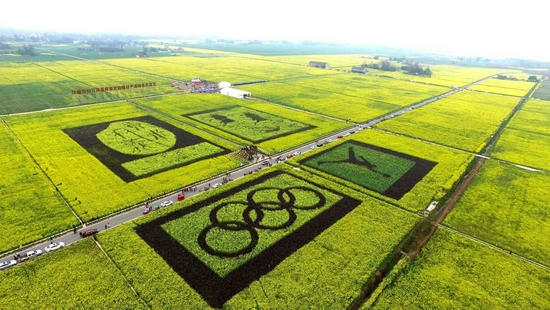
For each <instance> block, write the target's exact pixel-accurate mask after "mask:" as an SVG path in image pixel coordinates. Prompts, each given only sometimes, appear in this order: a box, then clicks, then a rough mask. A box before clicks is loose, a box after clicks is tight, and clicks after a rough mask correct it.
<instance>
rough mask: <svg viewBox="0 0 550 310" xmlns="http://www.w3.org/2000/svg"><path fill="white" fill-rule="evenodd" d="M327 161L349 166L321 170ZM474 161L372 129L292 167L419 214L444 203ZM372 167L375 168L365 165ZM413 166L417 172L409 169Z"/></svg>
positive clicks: (327, 148)
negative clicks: (435, 201) (442, 201)
mask: <svg viewBox="0 0 550 310" xmlns="http://www.w3.org/2000/svg"><path fill="white" fill-rule="evenodd" d="M350 147H352V148H353V149H354V150H355V149H357V151H355V153H356V154H354V155H353V157H355V158H356V159H355V160H350V157H352V156H350V155H351V154H350V152H349V149H350ZM309 154H311V155H309ZM360 155H362V157H360ZM335 158H337V159H336V160H334V159H335ZM326 159H328V160H327V161H331V160H333V161H341V160H342V159H344V161H345V163H330V162H327V163H322V164H321V165H318V163H319V162H322V161H325V160H326ZM472 159H473V156H472V155H469V154H465V153H462V152H457V151H452V150H449V149H447V148H443V147H439V146H435V145H430V144H426V143H423V142H420V141H418V140H414V139H410V138H406V137H402V136H396V135H392V134H388V133H384V132H380V131H376V130H372V129H368V130H363V131H360V132H358V133H355V134H353V135H351V136H349V137H347V138H343V139H341V140H338V141H336V142H332V143H330V144H328V145H326V146H323V147H320V148H317V149H315V150H314V151H313V152H311V153H308V156H306V157H304V158H301V159H300V160H299V161H298V162H297V163H296V162H294V160H291V161H290V163H291V164H293V165H298V167H300V168H301V169H306V170H308V171H311V172H314V173H316V174H320V175H321V176H322V177H324V178H327V179H330V180H333V181H336V182H338V183H341V184H343V185H344V186H347V187H350V188H353V189H354V190H358V191H362V192H365V193H368V194H369V195H373V196H375V197H377V198H379V199H383V200H386V201H388V202H391V203H394V204H395V203H396V204H398V205H399V206H401V207H403V208H404V209H407V210H410V211H413V212H416V211H419V210H424V209H425V208H426V207H427V206H428V205H429V204H430V202H431V201H433V200H439V199H441V198H442V197H443V196H444V195H445V194H446V193H447V192H448V191H449V190H450V189H451V187H452V186H453V184H455V183H456V182H457V181H458V180H459V179H460V176H461V175H462V174H463V173H464V172H465V170H466V167H467V166H468V164H469V163H470V162H471V161H472ZM369 161H370V165H369V164H365V162H369ZM411 163H412V164H413V166H412V168H408V167H410V165H411ZM434 164H435V165H434ZM372 165H375V166H376V167H372ZM369 166H370V167H369ZM384 174H387V175H389V177H387V178H386V177H385V176H384ZM396 179H397V180H396ZM344 180H347V181H344ZM392 182H393V183H392ZM384 186H386V187H384Z"/></svg>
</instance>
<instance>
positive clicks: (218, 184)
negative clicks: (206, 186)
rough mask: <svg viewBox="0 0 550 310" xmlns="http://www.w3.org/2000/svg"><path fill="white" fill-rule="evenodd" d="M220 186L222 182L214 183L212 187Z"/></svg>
mask: <svg viewBox="0 0 550 310" xmlns="http://www.w3.org/2000/svg"><path fill="white" fill-rule="evenodd" d="M218 186H222V183H214V185H212V188H216V187H218Z"/></svg>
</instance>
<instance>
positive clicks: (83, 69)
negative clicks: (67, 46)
mask: <svg viewBox="0 0 550 310" xmlns="http://www.w3.org/2000/svg"><path fill="white" fill-rule="evenodd" d="M40 65H41V66H43V67H44V68H47V69H48V70H51V71H53V72H57V73H59V74H61V75H64V76H67V77H70V78H71V79H74V80H76V81H79V82H81V83H84V84H86V85H89V87H85V88H90V87H92V88H100V89H101V88H104V89H105V87H113V86H115V87H118V86H123V85H124V86H125V85H136V84H142V83H153V82H154V83H155V85H156V86H155V87H143V88H141V87H139V88H138V87H135V88H131V89H130V90H119V89H117V90H109V91H106V94H107V95H115V96H116V97H117V98H135V97H141V96H147V95H156V94H160V93H170V92H174V91H175V90H174V89H173V88H172V87H170V85H169V84H170V79H168V78H164V77H159V76H158V75H151V74H146V73H142V72H137V71H135V69H124V68H120V67H116V66H112V65H107V64H104V63H101V62H97V61H93V62H92V61H58V62H47V63H41V64H40ZM102 95H103V94H101V95H98V98H89V100H96V102H101V101H102V99H103V101H108V100H106V99H111V98H101V96H102ZM76 97H77V99H78V100H82V98H81V97H82V95H80V96H76Z"/></svg>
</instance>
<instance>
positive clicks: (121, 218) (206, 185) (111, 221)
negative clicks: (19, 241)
mask: <svg viewBox="0 0 550 310" xmlns="http://www.w3.org/2000/svg"><path fill="white" fill-rule="evenodd" d="M489 78H491V77H487V78H485V79H483V80H480V81H476V82H474V83H472V84H469V85H467V86H465V87H461V88H456V89H453V90H451V91H449V92H447V93H445V94H442V95H439V96H436V97H433V98H430V99H428V100H425V101H422V102H420V103H417V104H415V105H413V106H409V107H405V108H402V109H400V110H397V111H394V112H392V113H390V114H388V115H385V116H381V117H379V118H376V119H374V120H371V121H369V122H367V123H365V124H359V125H357V126H352V127H351V128H348V129H346V130H344V131H341V132H338V133H334V134H331V135H328V136H324V137H321V138H320V139H319V140H318V141H314V142H311V143H308V144H305V145H302V146H300V147H297V148H294V149H292V150H288V151H285V152H281V153H280V154H277V155H275V156H272V157H271V158H270V159H269V158H268V159H265V160H260V161H258V162H256V163H252V164H249V165H246V166H244V167H241V168H239V169H236V170H234V171H232V172H231V173H230V175H229V176H225V175H223V176H217V177H214V178H212V179H210V180H209V181H206V182H202V183H200V184H197V185H196V189H197V191H194V192H193V191H192V192H185V193H184V194H185V199H189V198H191V197H193V196H195V195H198V194H200V193H201V192H203V191H204V190H205V189H207V190H210V189H211V188H212V186H214V184H216V183H220V184H223V179H224V178H229V179H238V178H241V177H244V176H246V175H248V174H249V173H250V172H254V171H257V170H260V169H262V168H264V167H265V166H264V164H262V162H264V161H266V162H268V163H270V164H272V165H273V164H277V163H278V160H277V158H278V157H279V158H282V157H286V156H288V155H290V154H292V155H293V156H296V155H295V154H298V155H297V156H299V154H301V153H305V152H308V151H311V150H312V149H314V148H317V147H323V146H324V145H325V144H327V143H330V141H332V140H336V139H338V137H339V136H342V137H344V136H348V135H350V134H353V133H355V132H356V131H360V130H363V128H365V127H371V126H374V125H376V124H378V123H380V122H382V121H384V120H387V119H390V118H392V117H395V116H398V115H402V114H404V113H407V112H410V111H411V110H413V109H416V108H418V107H421V106H424V105H426V104H429V103H432V102H434V101H437V100H439V99H442V98H444V97H447V96H450V95H452V94H455V93H457V92H459V91H461V90H463V89H464V88H467V87H469V86H472V85H475V84H477V83H481V82H482V81H485V80H487V79H489ZM350 125H351V124H350ZM222 186H223V185H222ZM181 193H182V192H181V191H178V192H174V193H170V194H168V195H165V196H164V197H161V198H158V197H157V198H156V199H155V200H153V201H152V202H149V203H148V204H149V205H150V206H151V205H159V204H160V203H162V202H163V201H166V200H172V201H173V202H177V200H178V195H179V194H181ZM144 208H145V204H140V205H138V206H136V207H135V208H133V209H131V210H128V211H125V212H122V213H119V214H117V215H115V216H112V217H109V218H106V219H104V220H102V221H100V222H96V223H93V224H90V225H87V226H86V227H82V228H80V229H78V230H77V231H76V232H73V231H71V232H68V233H65V234H60V235H59V236H56V237H53V238H52V241H49V240H47V241H45V242H44V241H42V242H38V243H36V244H34V245H32V246H28V247H25V248H24V249H21V250H20V251H17V252H15V253H19V254H21V255H23V254H24V253H26V252H28V251H32V250H41V251H42V252H44V253H45V251H44V248H45V247H46V246H47V245H48V244H50V243H51V242H64V243H65V245H69V244H71V243H73V242H76V241H78V240H80V239H82V237H81V236H80V232H82V231H85V230H88V229H93V228H97V229H98V230H99V231H100V232H101V231H103V230H106V229H109V228H112V227H115V226H117V225H120V224H123V223H126V222H129V221H132V220H134V219H136V218H138V217H140V216H143V211H144ZM168 208H169V207H168ZM13 254H14V253H10V254H4V256H5V257H3V258H2V259H1V260H0V263H2V262H4V261H8V260H12V259H13Z"/></svg>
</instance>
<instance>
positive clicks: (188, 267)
mask: <svg viewBox="0 0 550 310" xmlns="http://www.w3.org/2000/svg"><path fill="white" fill-rule="evenodd" d="M284 173H285V172H282V171H274V172H272V173H269V174H266V175H264V176H261V177H259V178H257V179H255V180H252V181H249V182H247V183H245V184H242V185H240V186H238V187H236V188H233V189H231V190H229V191H227V192H224V193H221V194H219V195H216V196H214V197H210V198H208V199H206V200H204V201H200V202H198V203H196V204H194V205H192V206H189V207H187V208H185V209H182V210H179V211H176V212H174V213H171V214H169V215H166V216H164V217H162V218H159V219H156V220H154V221H152V222H149V223H147V224H144V225H141V226H140V227H139V228H137V229H136V232H137V234H138V235H139V236H140V237H141V238H142V239H143V240H145V241H146V242H147V243H148V244H149V245H150V246H151V247H152V248H153V249H154V250H155V251H156V252H157V253H158V254H159V255H160V256H161V257H162V258H163V259H164V260H165V261H166V262H167V263H168V264H169V265H170V266H171V267H172V269H173V270H174V271H176V272H177V273H178V274H179V275H180V276H181V277H182V278H183V279H184V280H185V281H186V282H187V283H188V284H189V285H190V286H191V287H193V289H195V291H197V292H198V293H199V294H200V295H201V296H202V298H203V299H204V300H205V301H207V302H208V304H209V305H210V306H212V307H214V308H220V307H222V306H223V304H224V303H225V302H226V301H227V300H229V299H231V298H232V297H233V296H234V295H235V294H237V293H238V292H240V291H241V290H243V289H244V288H246V287H247V286H249V285H250V283H252V282H253V281H255V280H257V279H259V278H260V277H262V276H263V275H265V274H266V273H268V272H270V271H271V270H273V269H274V268H275V267H276V266H277V265H278V264H279V263H281V262H282V261H283V260H285V259H286V258H287V257H288V256H290V255H291V254H292V253H294V252H296V251H297V250H299V249H300V248H301V247H303V246H304V245H306V244H307V243H309V242H310V241H311V240H313V239H314V238H315V237H316V236H317V235H319V234H320V233H322V232H323V231H324V230H326V229H327V228H329V227H330V226H332V225H333V224H334V223H336V222H337V221H338V220H340V219H341V218H342V217H344V216H345V215H346V214H348V213H349V212H350V211H352V210H353V209H355V208H356V207H357V206H359V205H360V204H361V201H359V200H357V199H354V198H351V197H348V196H345V195H343V194H341V193H337V192H335V191H333V190H330V189H327V188H325V187H323V186H322V185H320V184H315V183H312V182H309V181H307V180H304V179H301V178H299V179H301V180H303V181H306V182H308V183H309V184H312V185H313V186H312V188H311V189H312V190H311V191H313V192H315V193H316V194H315V195H317V197H318V198H320V199H319V200H318V201H319V202H318V203H317V204H315V205H313V206H310V207H308V208H314V209H316V208H319V207H322V205H323V204H325V200H324V197H323V195H322V194H321V193H320V192H318V191H316V190H315V189H314V188H319V189H322V190H323V191H328V192H331V193H334V194H337V195H338V196H340V197H342V198H341V199H340V200H338V201H337V202H336V203H334V204H333V205H332V206H327V208H326V209H325V210H324V211H322V212H321V213H319V215H317V216H315V217H313V218H311V219H310V220H309V221H307V222H305V224H303V225H302V226H301V227H299V228H297V229H296V230H294V231H293V232H291V233H289V234H288V235H286V236H284V237H283V238H282V239H280V240H278V241H276V242H275V243H273V244H272V245H271V246H269V247H268V248H267V249H266V250H264V251H263V252H260V253H259V254H258V255H257V256H255V257H253V258H252V259H250V260H248V261H246V262H245V263H243V264H242V265H239V266H238V267H237V268H236V269H234V270H233V271H231V272H230V273H228V274H227V275H226V276H224V277H221V276H219V275H218V274H217V273H216V272H214V271H213V270H212V269H210V268H209V267H208V266H207V265H206V264H205V263H204V262H203V261H201V259H199V258H198V257H196V256H195V255H194V254H193V253H191V252H190V251H189V250H188V249H186V248H185V247H184V246H182V245H181V244H180V243H179V242H178V241H177V240H176V239H174V238H173V237H172V236H171V235H170V234H168V233H167V232H166V231H165V230H164V229H163V228H162V227H161V226H162V225H163V224H165V223H168V222H171V221H174V220H177V219H180V218H182V217H185V216H187V215H190V214H192V213H193V212H197V211H199V210H200V209H202V208H204V207H208V206H210V205H212V204H214V203H216V202H217V201H220V200H222V199H225V198H227V197H232V196H234V195H235V194H237V193H239V192H242V191H247V190H248V189H249V188H251V187H252V186H255V185H258V184H261V183H263V182H265V181H266V180H268V179H270V178H272V177H275V176H278V175H281V174H284ZM293 177H296V176H293ZM296 178H298V177H296ZM279 190H280V191H281V193H282V192H285V191H287V190H286V189H284V188H281V189H279ZM254 192H255V191H254V190H251V191H250V192H249V193H248V194H247V197H249V198H250V197H252V196H254ZM281 195H282V194H281ZM285 204H286V205H285ZM289 204H290V205H289ZM291 204H292V198H290V200H289V202H288V203H281V205H280V208H283V209H286V210H288V211H291V209H292V208H293V206H291ZM248 208H250V209H255V208H257V206H254V204H253V203H252V204H251V202H250V201H249V202H248ZM296 208H298V206H296ZM215 212H216V209H213V213H214V215H212V212H211V213H210V215H209V216H210V218H211V221H213V222H216V219H215V218H216V215H215ZM244 215H246V212H245V214H244ZM258 217H259V218H260V219H258ZM258 217H256V219H249V220H248V221H247V219H246V218H244V222H245V223H246V224H242V222H239V223H237V222H235V223H234V225H233V226H228V227H227V228H228V229H231V227H234V229H240V228H239V227H238V225H241V226H246V228H244V229H251V230H256V229H259V228H264V229H281V227H269V228H265V227H259V225H260V224H259V222H260V221H261V216H258ZM229 224H231V223H229ZM283 228H284V227H283ZM252 236H253V237H254V235H252ZM199 239H200V237H199ZM252 239H253V240H252V242H251V246H252V247H253V246H254V245H255V244H254V238H252ZM203 241H204V240H203ZM197 242H198V243H199V245H200V246H201V248H203V250H204V248H205V247H206V245H205V244H201V241H200V240H197ZM202 243H204V242H202ZM246 250H248V249H247V248H245V249H244V250H243V251H246ZM207 252H208V251H207ZM237 254H239V253H229V254H228V253H212V254H211V255H217V256H225V257H232V256H233V255H237Z"/></svg>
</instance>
